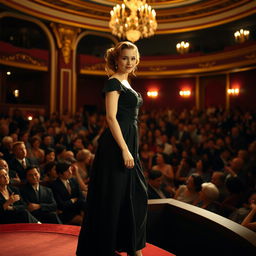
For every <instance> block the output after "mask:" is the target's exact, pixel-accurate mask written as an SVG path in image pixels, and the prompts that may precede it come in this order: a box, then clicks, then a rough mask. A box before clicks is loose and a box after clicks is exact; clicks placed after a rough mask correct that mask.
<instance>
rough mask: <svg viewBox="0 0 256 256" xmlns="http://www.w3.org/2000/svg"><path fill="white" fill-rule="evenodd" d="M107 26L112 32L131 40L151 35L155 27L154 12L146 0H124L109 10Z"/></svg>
mask: <svg viewBox="0 0 256 256" xmlns="http://www.w3.org/2000/svg"><path fill="white" fill-rule="evenodd" d="M110 15H111V18H110V22H109V27H110V28H111V30H112V34H114V35H116V36H118V37H119V38H122V39H124V38H127V39H128V40H129V41H131V42H135V41H138V40H139V39H140V38H144V37H150V36H153V35H154V33H155V31H156V28H157V22H156V12H155V10H154V9H152V8H151V6H149V5H148V4H147V3H146V0H124V2H123V3H122V5H119V4H118V5H116V6H115V7H114V8H113V10H112V11H111V12H110Z"/></svg>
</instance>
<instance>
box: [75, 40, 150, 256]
mask: <svg viewBox="0 0 256 256" xmlns="http://www.w3.org/2000/svg"><path fill="white" fill-rule="evenodd" d="M105 59H106V70H107V71H108V72H111V73H112V76H111V77H110V78H109V80H107V81H106V83H105V86H104V89H103V92H104V95H105V105H106V120H107V123H108V128H107V129H106V130H105V131H104V132H103V134H102V135H101V137H100V138H99V141H98V148H97V152H96V154H95V158H94V163H93V168H92V172H91V177H90V183H89V189H88V201H87V203H88V212H87V214H86V216H85V220H84V223H83V225H82V227H81V233H80V237H79V242H78V247H77V255H78V256H85V255H86V256H103V255H104V256H114V255H118V254H117V252H118V251H123V252H127V254H128V255H129V256H142V252H141V249H142V248H144V247H145V229H146V212H147V188H146V183H145V179H144V176H143V171H142V169H141V164H140V159H139V156H138V127H137V120H138V111H139V107H140V105H141V104H142V98H141V95H140V94H139V93H138V92H136V91H135V90H134V89H133V88H132V87H131V85H130V83H129V80H128V76H129V74H132V73H134V71H135V69H136V67H137V65H138V63H139V52H138V49H137V47H136V46H135V45H134V44H132V43H130V42H120V43H118V44H117V45H116V46H115V47H113V48H110V49H108V50H107V52H106V57H105Z"/></svg>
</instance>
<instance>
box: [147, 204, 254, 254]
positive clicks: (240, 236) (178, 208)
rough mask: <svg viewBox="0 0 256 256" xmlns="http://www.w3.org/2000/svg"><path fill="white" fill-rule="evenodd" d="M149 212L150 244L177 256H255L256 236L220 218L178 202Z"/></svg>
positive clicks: (150, 208)
mask: <svg viewBox="0 0 256 256" xmlns="http://www.w3.org/2000/svg"><path fill="white" fill-rule="evenodd" d="M148 209H149V210H148V225H147V241H148V242H149V243H152V244H154V245H156V246H159V247H161V248H163V249H165V250H167V251H169V252H172V253H174V254H176V255H177V256H183V255H184V256H185V255H186V256H187V255H189V256H194V255H196V256H210V255H216V256H224V255H225V256H230V255H232V256H255V255H256V233H255V232H253V231H251V230H249V229H247V228H245V227H243V226H241V225H240V224H237V223H235V222H233V221H231V220H229V219H227V218H224V217H222V216H220V215H217V214H214V213H212V212H209V211H207V210H204V209H201V208H199V207H196V206H193V205H190V204H186V203H183V202H180V201H177V200H175V199H158V200H149V206H148ZM156 256H157V255H156Z"/></svg>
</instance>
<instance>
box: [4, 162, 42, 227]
mask: <svg viewBox="0 0 256 256" xmlns="http://www.w3.org/2000/svg"><path fill="white" fill-rule="evenodd" d="M9 182H10V178H9V175H8V172H7V171H6V170H5V169H4V168H2V167H0V223H1V224H8V223H38V220H37V219H36V218H35V217H34V216H33V215H31V214H30V212H29V211H28V210H27V209H26V204H25V202H24V201H23V200H22V198H21V196H20V193H19V191H18V189H17V188H15V187H11V186H9Z"/></svg>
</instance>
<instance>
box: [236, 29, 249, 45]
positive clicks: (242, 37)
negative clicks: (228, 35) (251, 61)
mask: <svg viewBox="0 0 256 256" xmlns="http://www.w3.org/2000/svg"><path fill="white" fill-rule="evenodd" d="M249 35H250V31H249V30H246V29H240V30H237V31H236V32H235V33H234V36H235V39H236V41H237V42H238V43H244V42H245V41H247V40H248V39H249Z"/></svg>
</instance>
